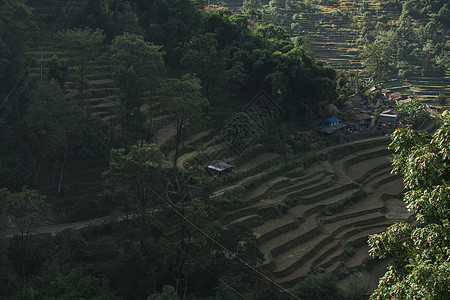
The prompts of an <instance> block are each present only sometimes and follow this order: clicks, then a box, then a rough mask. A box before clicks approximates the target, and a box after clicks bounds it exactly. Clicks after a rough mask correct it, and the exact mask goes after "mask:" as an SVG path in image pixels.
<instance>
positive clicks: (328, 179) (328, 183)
mask: <svg viewBox="0 0 450 300" xmlns="http://www.w3.org/2000/svg"><path fill="white" fill-rule="evenodd" d="M335 185H336V182H335V181H334V174H329V175H326V176H325V177H323V179H322V180H321V181H318V182H316V183H313V184H312V185H305V184H301V185H299V186H298V187H293V188H292V189H291V188H287V189H286V190H287V191H288V192H286V193H282V191H280V192H277V193H276V194H279V196H276V197H275V198H273V199H274V200H275V201H278V202H281V201H288V199H299V198H300V196H306V195H311V194H316V193H318V192H320V191H322V190H325V189H327V188H329V187H333V186H335Z"/></svg>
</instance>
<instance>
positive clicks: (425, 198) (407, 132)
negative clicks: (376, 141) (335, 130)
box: [369, 117, 450, 299]
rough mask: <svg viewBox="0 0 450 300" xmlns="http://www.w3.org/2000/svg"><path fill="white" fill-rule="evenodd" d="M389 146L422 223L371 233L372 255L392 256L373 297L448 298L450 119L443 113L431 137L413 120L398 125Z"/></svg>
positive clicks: (408, 199) (413, 210) (409, 203)
mask: <svg viewBox="0 0 450 300" xmlns="http://www.w3.org/2000/svg"><path fill="white" fill-rule="evenodd" d="M389 148H390V149H392V150H394V151H395V152H396V154H395V155H394V160H393V166H394V172H396V173H399V174H402V175H403V178H404V179H403V182H404V185H405V188H406V193H405V196H404V198H403V200H404V202H405V204H406V206H407V208H408V210H409V211H410V212H411V213H413V214H414V216H415V219H416V221H417V226H412V225H411V224H408V223H396V224H394V225H392V226H391V227H389V228H388V230H387V231H386V232H384V233H380V234H376V235H373V236H371V237H370V239H369V246H370V254H371V255H372V256H373V257H378V258H385V257H390V258H392V259H393V260H392V262H391V263H390V264H389V267H388V270H387V272H386V274H385V275H384V276H383V277H382V278H381V279H380V282H379V285H378V289H377V290H376V291H375V292H374V293H373V295H372V296H371V299H448V298H449V297H450V280H449V277H448V274H449V272H450V263H449V261H448V258H449V257H450V244H449V240H450V222H449V220H450V192H449V191H450V188H449V180H450V172H449V170H450V152H449V149H450V119H449V117H443V119H442V125H441V126H440V128H439V129H438V130H437V131H436V132H435V133H434V134H433V135H432V136H431V137H428V136H426V135H425V134H424V133H421V132H417V131H414V130H413V129H412V128H411V127H410V126H407V127H405V128H400V129H397V130H396V131H395V133H394V135H393V138H392V143H391V144H390V146H389Z"/></svg>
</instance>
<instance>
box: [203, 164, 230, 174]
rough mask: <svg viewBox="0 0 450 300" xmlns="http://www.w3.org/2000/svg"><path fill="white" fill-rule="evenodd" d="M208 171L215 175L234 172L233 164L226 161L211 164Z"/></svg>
mask: <svg viewBox="0 0 450 300" xmlns="http://www.w3.org/2000/svg"><path fill="white" fill-rule="evenodd" d="M207 171H208V173H209V174H211V175H213V176H223V175H227V174H230V173H231V172H233V166H232V165H230V164H227V163H225V162H217V163H214V164H211V165H209V166H208V167H207Z"/></svg>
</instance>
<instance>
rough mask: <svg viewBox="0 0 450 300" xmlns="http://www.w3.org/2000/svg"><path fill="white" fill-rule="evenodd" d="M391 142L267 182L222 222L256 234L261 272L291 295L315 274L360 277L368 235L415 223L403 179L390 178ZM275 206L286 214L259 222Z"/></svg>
mask: <svg viewBox="0 0 450 300" xmlns="http://www.w3.org/2000/svg"><path fill="white" fill-rule="evenodd" d="M387 143H388V140H387V139H386V140H384V141H383V140H380V143H378V145H377V146H373V145H372V146H370V147H369V148H368V149H365V150H359V151H355V152H353V153H351V154H350V155H346V156H345V157H343V158H341V159H339V160H335V161H317V162H315V163H313V164H312V165H310V166H309V167H308V168H306V169H305V171H304V172H303V173H301V174H300V173H299V172H295V171H292V170H291V171H288V172H286V173H284V174H283V175H279V176H273V177H271V178H267V180H265V181H263V182H261V183H260V184H258V185H257V186H256V187H255V188H254V189H252V190H251V192H249V193H248V194H247V195H246V197H245V199H244V201H243V202H244V203H246V204H247V205H244V206H243V207H242V208H240V209H238V210H235V211H233V212H231V213H229V214H228V215H226V216H225V217H224V218H223V219H222V222H223V223H224V224H229V223H232V222H243V223H245V224H247V225H248V226H250V227H252V228H253V230H254V232H255V235H256V236H257V237H258V239H259V241H260V250H261V251H262V252H263V253H264V257H265V260H264V262H263V263H262V264H261V266H260V268H262V269H265V270H266V271H269V272H270V273H271V274H272V276H273V278H274V279H275V281H276V282H278V283H279V284H281V285H283V286H284V287H286V288H292V287H293V286H294V285H295V283H296V282H297V281H298V280H299V278H302V277H305V276H307V275H308V274H311V273H320V272H324V271H329V272H332V273H334V274H336V275H337V276H338V278H340V279H343V278H344V277H345V276H348V275H351V274H352V273H355V272H358V274H362V273H359V272H362V271H363V264H364V261H365V260H366V259H367V258H368V252H367V250H368V249H367V239H368V236H369V235H370V234H374V233H379V232H382V231H384V230H386V228H387V227H388V226H390V225H391V224H393V223H394V222H396V221H405V220H408V218H409V217H410V214H409V213H408V212H407V211H406V209H405V207H404V205H403V203H402V201H401V200H400V199H399V198H400V197H399V195H400V194H401V193H402V191H403V184H402V179H401V178H400V177H398V176H394V175H392V174H391V173H390V170H391V167H390V159H391V156H392V155H391V153H390V152H388V151H387V150H386V146H387ZM363 148H364V147H362V148H361V149H363ZM275 204H278V205H285V206H286V207H287V210H286V212H285V213H284V214H282V215H278V216H276V215H275V216H272V217H267V215H264V216H261V214H260V213H259V211H260V209H261V208H264V207H267V206H268V205H275ZM349 249H350V250H349ZM366 274H367V276H370V274H369V273H366ZM375 283H376V281H374V282H373V285H372V287H373V288H374V287H375Z"/></svg>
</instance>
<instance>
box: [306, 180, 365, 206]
mask: <svg viewBox="0 0 450 300" xmlns="http://www.w3.org/2000/svg"><path fill="white" fill-rule="evenodd" d="M357 187H358V186H357V185H356V184H354V183H350V184H345V185H339V184H335V185H333V186H331V187H329V188H326V189H323V190H321V191H318V192H315V193H313V194H309V195H308V196H307V197H299V198H298V201H299V202H298V203H300V204H312V203H316V202H318V201H322V200H324V199H326V198H329V197H331V196H334V195H338V194H341V193H343V192H346V191H348V190H351V189H354V188H357Z"/></svg>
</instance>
